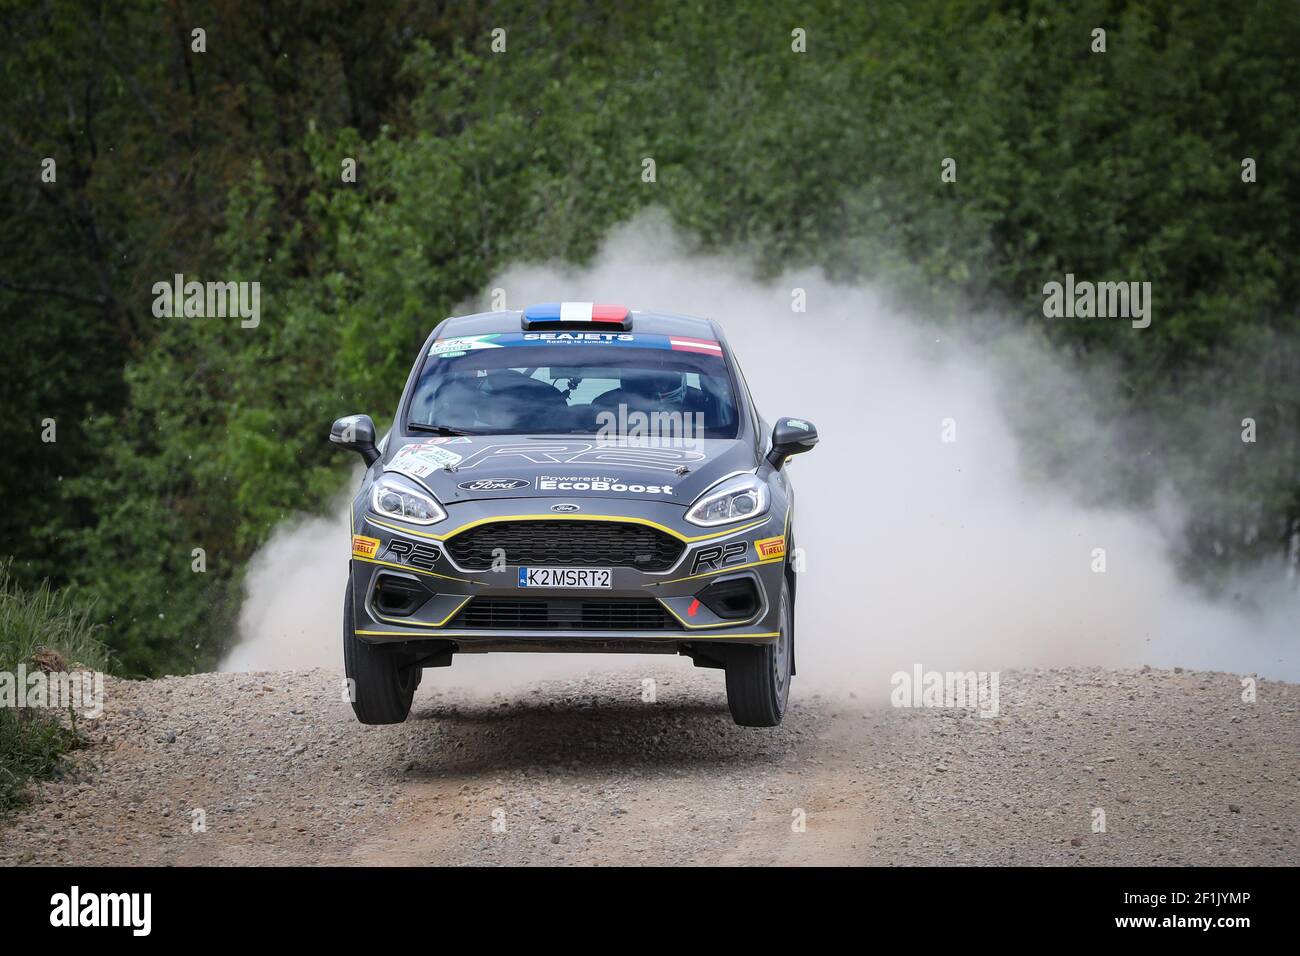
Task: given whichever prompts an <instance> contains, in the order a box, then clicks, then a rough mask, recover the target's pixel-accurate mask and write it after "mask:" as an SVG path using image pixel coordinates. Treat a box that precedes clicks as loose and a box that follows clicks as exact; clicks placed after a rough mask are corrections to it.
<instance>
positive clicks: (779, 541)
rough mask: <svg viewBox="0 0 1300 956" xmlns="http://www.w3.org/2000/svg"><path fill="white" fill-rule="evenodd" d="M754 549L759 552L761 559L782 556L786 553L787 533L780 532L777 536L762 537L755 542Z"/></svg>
mask: <svg viewBox="0 0 1300 956" xmlns="http://www.w3.org/2000/svg"><path fill="white" fill-rule="evenodd" d="M754 550H755V551H757V552H758V557H759V559H760V560H764V561H765V560H767V559H768V558H780V557H783V556H784V555H785V535H783V534H779V535H777V536H776V537H775V538H760V539H759V540H757V541H755V542H754Z"/></svg>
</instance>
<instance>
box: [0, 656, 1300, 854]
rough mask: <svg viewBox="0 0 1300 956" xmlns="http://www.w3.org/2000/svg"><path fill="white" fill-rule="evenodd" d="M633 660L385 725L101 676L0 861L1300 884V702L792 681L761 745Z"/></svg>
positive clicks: (429, 699)
mask: <svg viewBox="0 0 1300 956" xmlns="http://www.w3.org/2000/svg"><path fill="white" fill-rule="evenodd" d="M648 660H649V661H651V663H648V664H647V665H646V666H645V668H644V669H642V670H636V671H627V672H626V673H621V672H620V673H609V672H604V673H593V674H591V675H589V676H586V677H583V678H581V679H574V680H563V681H550V682H546V683H538V684H536V685H534V686H532V687H529V688H527V689H524V690H519V691H512V692H511V693H509V694H504V693H503V694H498V695H496V696H492V695H479V694H472V693H468V692H464V691H453V690H446V689H442V690H440V689H439V675H440V674H446V673H447V672H439V671H429V672H426V675H425V682H424V686H423V687H421V689H420V691H419V694H418V696H417V699H416V705H415V710H414V711H413V713H412V716H411V719H410V720H408V721H407V722H406V723H405V724H403V725H399V726H394V727H362V726H360V725H359V724H357V723H356V721H355V719H354V718H353V716H352V712H351V709H350V707H349V706H348V705H347V704H346V703H344V702H343V700H342V695H341V693H340V685H341V677H340V675H339V674H336V673H333V672H330V671H325V670H313V671H298V672H274V673H260V674H201V675H197V676H192V677H173V678H165V679H162V680H154V681H139V682H137V681H120V680H112V679H110V680H109V681H108V682H107V685H106V703H105V712H104V715H103V716H102V717H101V718H100V719H99V720H98V721H96V722H94V723H93V724H91V725H90V727H91V730H90V737H91V746H89V747H88V748H87V749H85V750H83V751H80V752H79V755H78V757H77V759H76V770H75V772H73V773H71V774H69V775H68V776H67V777H66V778H65V779H64V780H62V781H59V782H53V783H47V784H45V785H43V786H41V787H40V788H38V789H35V790H34V792H33V801H32V803H31V805H30V806H29V807H28V808H27V809H26V810H25V811H24V812H22V813H20V814H19V815H18V816H17V817H15V818H14V819H12V820H10V821H9V822H8V823H7V824H3V825H0V863H4V864H8V865H13V864H60V863H70V864H78V865H91V866H94V865H101V864H296V863H321V864H341V863H358V864H378V863H398V864H450V865H464V864H489V865H496V864H613V863H636V864H653V865H670V864H773V863H778V864H779V863H790V864H813V863H821V864H937V863H942V864H949V863H956V864H1006V863H1015V864H1050V865H1076V864H1081V865H1100V864H1119V865H1130V864H1170V865H1183V864H1238V865H1243V866H1244V865H1284V864H1285V865H1292V866H1294V865H1296V864H1300V848H1298V845H1300V841H1298V839H1297V828H1298V827H1300V758H1298V757H1297V750H1298V747H1297V745H1298V744H1300V685H1296V684H1286V683H1279V682H1273V681H1261V682H1260V683H1259V684H1258V691H1257V693H1258V698H1257V701H1256V702H1254V703H1244V702H1243V701H1242V700H1241V695H1242V687H1241V679H1240V678H1238V677H1236V676H1234V675H1230V674H1220V673H1198V672H1173V671H1156V670H1146V669H1144V670H1141V671H1136V670H1123V671H1109V670H1089V669H1068V670H1034V671H1015V672H1004V673H1003V674H1002V675H1001V687H1000V690H1001V702H1000V703H1001V706H1000V714H999V716H997V717H994V718H981V717H979V716H978V715H977V714H975V713H974V712H968V711H958V710H951V709H949V710H945V709H917V710H904V709H894V708H892V707H889V706H888V704H887V703H884V702H879V703H876V702H873V703H872V705H870V706H868V705H867V704H866V703H865V702H863V701H859V700H855V699H852V698H851V697H850V698H845V699H838V698H832V697H829V696H822V695H817V694H813V693H812V692H811V691H809V690H808V689H806V688H801V687H800V684H799V680H798V679H797V678H796V681H795V685H794V688H795V689H794V694H793V697H792V704H791V711H790V713H789V714H788V715H787V718H786V721H785V723H784V725H783V726H781V727H780V728H778V729H776V730H772V731H767V730H754V729H744V728H740V727H736V726H735V725H733V724H732V722H731V719H730V716H729V715H728V713H727V709H726V703H725V695H724V691H723V686H722V677H721V673H720V672H716V671H699V670H695V669H693V668H691V667H690V665H689V664H688V663H687V662H685V661H679V660H676V659H673V660H667V661H665V660H659V659H654V658H650V659H648ZM644 677H652V678H653V679H654V681H655V692H656V693H655V697H656V701H655V702H653V703H650V702H645V701H643V700H642V692H643V684H642V679H643V678H644ZM1098 811H1101V812H1102V813H1104V832H1095V829H1094V827H1095V821H1096V822H1100V819H1101V818H1100V817H1099V816H1098ZM200 823H201V824H202V826H199V824H200ZM801 823H802V825H801Z"/></svg>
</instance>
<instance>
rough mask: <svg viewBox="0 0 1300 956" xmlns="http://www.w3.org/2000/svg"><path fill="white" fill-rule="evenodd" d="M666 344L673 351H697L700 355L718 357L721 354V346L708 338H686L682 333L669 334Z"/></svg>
mask: <svg viewBox="0 0 1300 956" xmlns="http://www.w3.org/2000/svg"><path fill="white" fill-rule="evenodd" d="M668 344H669V346H670V347H671V348H672V350H673V351H674V352H699V353H700V354H701V355H717V356H719V357H721V355H722V346H721V345H719V344H718V343H717V342H713V341H710V340H709V339H688V338H686V337H685V336H682V335H670V336H668Z"/></svg>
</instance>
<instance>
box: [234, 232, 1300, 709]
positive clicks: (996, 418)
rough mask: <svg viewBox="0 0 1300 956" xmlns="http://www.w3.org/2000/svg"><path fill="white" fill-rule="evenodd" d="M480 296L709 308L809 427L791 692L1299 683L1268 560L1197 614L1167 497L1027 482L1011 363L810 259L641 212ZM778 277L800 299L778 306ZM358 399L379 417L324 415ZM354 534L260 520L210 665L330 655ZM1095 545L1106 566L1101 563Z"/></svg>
mask: <svg viewBox="0 0 1300 956" xmlns="http://www.w3.org/2000/svg"><path fill="white" fill-rule="evenodd" d="M497 288H499V289H503V290H505V293H506V296H507V299H508V303H509V307H511V308H519V307H521V306H523V305H525V304H527V303H529V302H537V301H558V300H579V301H587V300H595V301H606V302H621V303H624V304H627V305H629V306H630V307H632V308H633V309H648V310H649V309H653V310H660V311H669V312H681V313H685V314H689V315H702V316H709V317H712V318H715V319H717V320H719V321H720V323H721V324H722V326H723V327H724V329H725V330H726V333H727V336H728V339H729V341H730V344H731V348H732V350H733V352H734V353H735V354H736V355H737V357H738V358H739V360H740V362H741V364H742V366H743V368H744V371H745V375H746V378H747V379H748V382H749V386H750V389H751V390H752V392H753V393H754V396H755V399H756V401H757V402H758V405H759V407H760V409H762V411H763V412H764V414H765V416H766V418H767V419H768V420H769V421H774V420H775V419H776V417H778V416H781V415H791V416H796V417H800V418H804V419H808V420H811V421H812V422H814V423H815V424H816V425H817V428H818V431H819V433H820V436H821V444H820V445H819V446H818V447H817V448H816V449H815V450H814V451H813V452H811V453H809V454H807V455H804V456H800V457H799V458H797V459H795V460H794V461H793V462H792V463H791V465H790V468H791V475H792V478H793V481H794V484H795V488H796V501H797V505H796V525H797V536H796V544H797V546H798V547H799V548H800V549H802V551H803V554H804V571H803V573H802V574H801V576H800V578H799V585H798V587H799V597H798V621H797V626H796V632H797V635H798V640H797V645H796V647H797V660H798V667H799V677H798V678H797V679H796V682H795V685H794V689H795V692H796V694H797V693H798V692H799V691H800V690H801V689H803V688H808V689H812V688H818V689H828V690H832V691H855V692H857V694H858V696H860V697H863V696H865V697H868V698H876V697H880V698H883V697H884V696H885V695H887V693H888V690H889V677H890V675H891V674H892V673H893V672H895V671H899V670H909V671H910V670H911V668H912V667H913V666H914V665H915V664H918V663H919V664H921V665H922V666H923V667H924V668H925V669H926V670H940V671H948V670H960V671H966V670H984V671H994V670H1003V669H1007V668H1011V667H1027V666H1028V667H1032V666H1055V665H1098V666H1136V665H1141V664H1151V665H1153V666H1174V665H1181V666H1185V667H1189V668H1213V669H1220V670H1231V671H1235V672H1239V673H1258V674H1261V675H1264V676H1269V677H1275V678H1290V679H1297V678H1300V655H1297V653H1296V651H1297V639H1298V638H1297V631H1298V630H1300V625H1298V624H1297V622H1298V621H1300V598H1298V597H1297V592H1296V589H1295V587H1294V583H1288V582H1286V581H1284V580H1283V579H1282V576H1281V574H1280V572H1279V573H1278V574H1276V575H1274V576H1273V577H1271V578H1270V577H1268V575H1269V574H1270V573H1271V572H1270V571H1269V570H1268V569H1265V570H1264V571H1261V575H1262V577H1261V579H1260V580H1252V581H1249V582H1243V583H1242V585H1241V587H1243V588H1245V587H1249V588H1250V589H1251V591H1252V593H1257V592H1259V591H1260V590H1261V588H1271V589H1272V590H1271V591H1270V592H1269V597H1268V600H1267V601H1266V602H1265V603H1264V604H1263V610H1257V611H1255V612H1251V613H1248V612H1246V611H1245V610H1243V609H1242V608H1241V607H1239V606H1234V605H1231V604H1222V603H1213V602H1211V601H1209V600H1208V599H1206V598H1204V597H1202V596H1201V595H1200V593H1199V592H1197V591H1195V590H1194V589H1192V588H1190V587H1189V586H1187V585H1185V584H1183V583H1182V582H1181V581H1180V580H1179V577H1178V575H1177V574H1176V572H1175V570H1174V563H1173V560H1172V557H1171V552H1172V551H1173V549H1175V548H1176V547H1177V542H1178V538H1179V533H1180V527H1181V523H1182V517H1181V514H1180V506H1179V504H1178V501H1177V498H1176V495H1174V494H1173V492H1167V493H1166V494H1165V495H1164V496H1163V497H1162V502H1163V503H1162V506H1161V507H1159V508H1157V509H1154V510H1153V511H1152V512H1151V513H1144V512H1137V511H1133V510H1123V509H1113V508H1112V509H1108V508H1099V507H1091V506H1086V505H1084V504H1081V503H1079V502H1080V501H1081V500H1082V496H1080V495H1079V494H1077V489H1078V487H1080V486H1081V485H1083V484H1084V483H1086V482H1098V481H1105V480H1106V477H1105V468H1104V463H1099V462H1097V461H1081V462H1080V464H1079V473H1078V475H1077V476H1072V477H1074V478H1076V479H1077V480H1076V481H1072V482H1070V483H1062V482H1057V483H1055V484H1045V483H1042V482H1035V481H1031V480H1030V479H1029V478H1027V477H1026V474H1025V472H1026V469H1025V468H1024V463H1023V456H1022V450H1021V448H1020V445H1019V443H1018V441H1017V439H1016V438H1015V434H1016V429H1015V428H1014V427H1013V425H1014V422H1015V416H1016V415H1017V407H1016V404H1015V402H1014V401H1009V400H1008V397H1007V395H1008V393H1009V392H1014V387H1013V386H1014V385H1015V383H1014V382H1009V381H1008V377H1009V376H1012V375H1014V374H1015V373H1014V372H1013V371H1010V370H1009V366H1008V365H1007V364H1006V363H1005V362H1003V361H1001V360H999V359H996V358H994V357H993V356H991V355H990V354H988V353H987V351H986V350H985V349H984V348H982V347H981V346H980V345H978V344H976V342H977V339H976V338H975V337H970V338H967V337H963V336H956V337H954V336H953V334H952V333H951V332H944V333H940V332H938V331H936V329H935V328H934V327H933V326H931V325H929V324H927V323H925V322H923V321H921V320H920V319H918V318H917V317H916V316H913V315H911V314H909V312H908V311H907V310H906V308H905V307H902V306H900V305H899V304H898V303H896V302H894V301H892V300H891V299H890V298H889V297H888V295H887V293H886V292H885V291H884V290H881V289H877V288H873V287H870V286H862V285H841V284H837V283H835V282H833V281H830V280H828V279H827V278H826V277H825V276H824V275H822V274H821V273H820V272H816V271H805V272H794V273H791V274H788V275H784V276H781V277H779V278H777V279H773V280H759V279H757V278H755V277H754V275H753V274H752V272H751V271H750V269H749V268H748V266H747V264H746V263H745V262H744V261H743V260H739V259H735V258H728V257H719V256H711V255H702V254H699V253H698V252H697V251H695V250H693V249H692V247H691V245H690V242H689V239H688V238H686V237H683V236H681V235H679V234H677V233H676V232H674V231H673V229H672V228H671V227H670V226H668V225H667V224H666V222H665V221H664V219H663V217H662V216H659V215H656V214H650V215H644V216H641V217H639V218H638V219H637V220H635V221H633V222H632V223H630V224H628V225H625V226H623V227H621V228H619V229H617V230H615V231H614V232H613V233H611V235H610V237H609V238H608V240H607V241H606V242H605V244H604V246H603V247H602V249H601V251H600V253H599V254H598V255H597V256H596V257H595V259H594V260H593V261H592V262H591V263H590V264H589V265H588V266H587V267H584V268H580V269H573V268H567V267H557V266H552V265H546V266H539V265H518V266H514V267H512V268H509V269H507V270H506V271H505V272H504V273H503V274H501V275H500V276H498V277H497V278H496V279H495V280H494V281H493V282H491V283H490V284H489V287H488V289H487V290H485V291H484V293H483V301H481V302H476V303H467V306H466V311H476V310H480V309H485V308H487V304H486V303H487V299H488V296H489V295H490V290H491V289H497ZM795 290H803V295H804V296H805V297H806V311H804V312H796V311H793V310H792V302H794V301H795V298H796V295H797V293H796V292H795ZM435 318H437V317H432V316H431V317H430V323H431V324H432V323H433V321H434V320H435ZM978 322H979V320H977V319H976V318H975V317H972V320H971V324H972V328H974V327H975V326H976V325H978ZM1019 346H1020V350H1021V361H1022V363H1023V360H1024V355H1025V354H1029V355H1030V356H1031V357H1035V356H1037V359H1036V362H1035V367H1036V368H1037V369H1038V372H1037V374H1038V375H1039V376H1040V377H1041V376H1043V375H1050V376H1052V377H1053V378H1054V381H1053V382H1052V383H1051V384H1052V385H1053V388H1052V389H1051V391H1052V392H1054V393H1056V394H1061V395H1071V396H1079V395H1081V394H1082V395H1084V396H1085V397H1086V394H1087V392H1088V387H1092V386H1091V385H1084V384H1082V383H1083V378H1082V376H1081V373H1078V372H1075V371H1073V370H1071V369H1069V368H1068V367H1066V366H1065V364H1064V363H1063V361H1062V360H1061V359H1060V357H1059V356H1057V355H1052V354H1049V353H1047V352H1045V351H1043V352H1041V355H1039V352H1038V346H1036V345H1035V344H1033V343H1031V342H1029V341H1027V340H1026V341H1024V342H1021V343H1019ZM1021 367H1023V365H1022V366H1021ZM1056 380H1059V381H1056ZM1039 384H1040V385H1041V382H1040V383H1039ZM1058 385H1059V387H1056V386H1058ZM357 411H369V412H370V413H372V414H376V415H379V414H382V413H384V411H385V410H384V409H339V413H340V414H344V413H350V412H357ZM1058 411H1059V413H1060V417H1061V419H1062V421H1063V422H1064V421H1067V420H1068V427H1069V428H1071V429H1072V430H1074V431H1076V432H1077V431H1078V430H1080V429H1098V430H1099V429H1100V426H1099V425H1097V424H1096V422H1095V420H1094V419H1093V418H1092V417H1091V415H1090V412H1089V409H1088V407H1087V404H1086V401H1085V402H1080V403H1077V404H1074V403H1072V404H1071V405H1070V407H1069V408H1062V409H1059V410H1058ZM1063 427H1064V426H1063ZM1098 437H1099V438H1101V439H1105V438H1106V436H1105V435H1104V434H1100V432H1099V435H1098ZM945 438H950V439H954V440H944V439H945ZM1099 444H1100V445H1105V444H1106V443H1105V442H1104V441H1101V442H1100V443H1099ZM349 487H350V488H351V489H354V488H355V482H353V483H352V484H351V485H350V486H349ZM1093 500H1096V499H1095V497H1094V498H1093ZM347 534H348V531H347V520H346V516H345V510H344V506H343V505H340V507H339V508H338V509H336V512H335V515H334V517H332V518H330V519H320V520H309V521H305V522H301V523H297V524H294V525H292V526H290V527H287V528H285V529H283V530H282V531H280V532H277V534H276V535H275V536H274V537H273V538H272V540H271V541H270V542H269V543H268V545H267V546H266V548H265V549H264V550H263V551H262V552H261V553H260V554H259V555H258V556H257V558H256V559H255V561H254V564H253V567H252V568H251V570H250V574H249V577H248V580H249V582H250V583H249V587H248V597H247V601H246V602H245V605H244V608H243V613H242V616H241V621H240V629H241V635H242V643H241V644H240V645H239V646H238V647H237V648H236V650H235V652H234V653H233V654H232V655H231V657H230V659H229V660H228V661H227V662H226V664H225V665H224V667H225V669H241V670H243V669H251V668H258V669H261V668H280V667H305V666H318V665H319V666H334V667H341V649H340V637H339V631H340V624H339V616H340V613H341V612H340V600H341V598H340V597H339V595H340V593H341V590H342V583H343V580H344V578H345V575H346V566H347ZM1096 549H1104V557H1105V571H1104V572H1098V571H1096V570H1094V568H1095V567H1097V562H1098V555H1099V553H1100V552H1098V551H1097V550H1096ZM1274 578H1275V579H1276V580H1274ZM1261 581H1265V583H1261ZM638 660H643V659H642V658H635V657H630V658H619V657H614V656H607V655H602V656H572V655H509V656H507V655H489V656H482V657H469V656H465V657H463V658H458V659H457V662H456V664H455V665H453V667H452V668H450V670H439V671H433V672H429V673H428V674H426V678H425V683H426V685H427V684H429V683H430V682H431V681H437V682H439V683H445V684H447V685H455V686H459V687H465V686H469V687H471V688H475V687H478V688H483V689H503V688H509V687H513V686H519V685H526V684H527V683H529V682H532V681H537V680H542V679H545V678H550V677H555V676H557V675H561V674H565V675H576V674H580V673H586V672H590V671H592V670H606V669H610V668H618V669H620V670H628V671H629V673H631V672H633V671H634V670H635V667H636V666H637V665H636V663H635V662H636V661H638ZM680 665H681V666H682V667H689V666H690V663H689V662H688V661H686V660H685V659H682V660H681V661H680ZM801 685H802V688H801Z"/></svg>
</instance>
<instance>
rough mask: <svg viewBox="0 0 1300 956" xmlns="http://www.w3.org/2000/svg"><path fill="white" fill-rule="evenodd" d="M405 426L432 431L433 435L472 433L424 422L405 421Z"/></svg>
mask: <svg viewBox="0 0 1300 956" xmlns="http://www.w3.org/2000/svg"><path fill="white" fill-rule="evenodd" d="M406 427H407V428H409V429H410V430H411V431H413V432H432V433H433V434H435V435H474V434H477V432H467V431H465V430H464V429H462V428H448V427H447V426H446V425H429V424H427V423H425V422H407V423H406Z"/></svg>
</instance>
